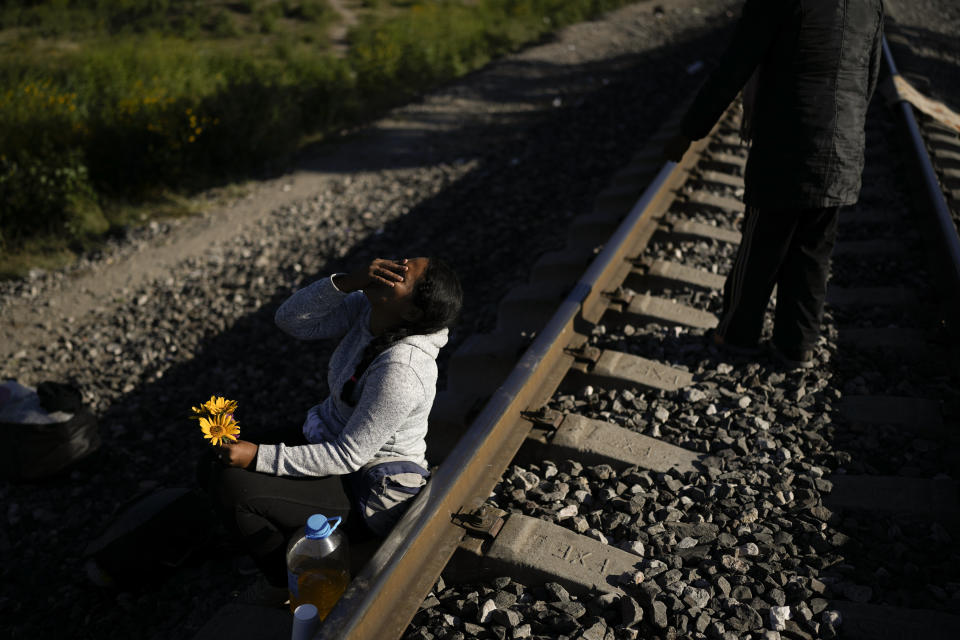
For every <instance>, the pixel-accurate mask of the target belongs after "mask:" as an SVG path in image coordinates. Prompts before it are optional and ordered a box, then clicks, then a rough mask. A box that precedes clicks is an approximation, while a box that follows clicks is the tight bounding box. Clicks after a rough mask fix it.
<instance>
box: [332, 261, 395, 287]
mask: <svg viewBox="0 0 960 640" xmlns="http://www.w3.org/2000/svg"><path fill="white" fill-rule="evenodd" d="M407 268H408V267H407V259H406V258H403V259H401V260H385V259H384V258H376V259H374V260H373V261H372V262H371V263H370V264H368V265H367V266H365V267H361V268H360V269H357V270H355V271H352V272H350V273H348V274H346V275H341V276H337V277H336V278H334V283H335V284H336V285H337V288H338V289H340V290H341V291H344V292H347V293H349V292H351V291H357V290H358V289H365V288H367V287H369V286H370V285H371V284H380V285H384V286H387V287H394V286H396V284H397V283H398V282H403V280H404V278H405V277H406V272H407Z"/></svg>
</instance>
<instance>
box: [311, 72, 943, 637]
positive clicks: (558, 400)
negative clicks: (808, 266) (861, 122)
mask: <svg viewBox="0 0 960 640" xmlns="http://www.w3.org/2000/svg"><path fill="white" fill-rule="evenodd" d="M887 63H888V65H890V66H891V68H892V60H891V59H889V57H888V60H887ZM888 72H889V69H888ZM900 109H901V107H899V106H893V107H891V108H883V107H880V106H878V105H876V104H875V105H874V108H873V109H872V111H871V114H870V117H869V119H868V131H867V133H868V151H867V153H868V159H867V167H866V170H865V175H864V191H863V197H862V200H861V203H860V205H858V206H857V207H855V208H852V209H851V210H849V211H846V212H845V213H844V214H842V216H841V230H840V237H839V240H838V244H837V247H836V250H835V252H834V272H833V273H834V275H833V278H832V280H831V284H830V288H829V291H828V312H827V316H828V318H827V321H826V322H825V327H826V331H825V333H826V335H825V337H824V339H823V340H822V344H821V345H820V347H819V348H818V353H817V359H818V366H817V367H816V369H815V370H814V371H812V372H791V371H784V370H782V369H781V368H779V367H778V366H777V365H776V364H775V363H774V361H773V360H772V359H770V358H767V357H764V356H760V357H759V358H754V359H747V358H739V357H736V356H728V355H724V354H720V353H717V352H715V351H711V350H709V349H707V348H706V347H705V346H704V343H703V341H702V334H703V332H704V331H705V330H706V329H708V328H710V327H712V326H714V325H715V324H716V320H717V314H718V313H719V311H720V301H721V297H720V295H719V289H720V287H722V284H723V278H724V275H725V273H726V271H727V270H728V269H729V267H730V264H731V263H732V259H733V256H734V254H735V251H736V247H737V245H738V243H739V239H740V234H739V232H738V231H737V229H738V228H739V221H740V219H741V217H742V214H743V209H744V207H743V204H742V201H741V199H740V196H741V195H742V191H743V182H742V173H743V167H744V164H745V159H746V149H745V148H744V147H743V146H742V145H741V143H740V141H739V137H738V135H737V131H738V125H739V122H738V114H737V112H736V110H731V111H729V112H728V113H727V114H726V115H725V116H724V117H723V119H722V120H721V122H720V124H719V125H718V126H717V127H716V128H715V129H714V131H713V132H712V134H711V135H710V136H709V137H708V138H707V139H705V140H703V141H700V142H699V143H695V145H694V147H693V148H692V149H691V152H690V153H688V154H687V156H686V157H685V159H684V161H683V162H682V163H681V164H679V165H675V166H674V165H673V163H670V164H669V165H668V166H661V165H660V163H659V160H658V155H659V148H660V145H661V143H662V141H663V140H664V139H666V137H667V136H669V135H670V134H671V133H672V130H673V129H674V128H675V127H676V122H673V123H668V124H667V125H665V127H664V130H663V131H662V133H661V134H660V135H659V136H657V137H655V138H654V139H653V140H651V141H650V142H649V145H648V151H645V152H642V153H641V154H639V155H638V156H637V157H636V158H635V160H634V162H633V163H632V164H631V165H630V166H628V167H626V168H625V169H624V170H623V171H621V173H620V174H618V175H617V176H616V177H615V179H614V181H613V183H612V184H611V186H610V187H609V188H608V189H607V190H606V191H605V192H604V193H602V194H601V196H600V197H599V198H598V200H597V203H596V207H595V210H594V211H593V212H592V213H591V214H589V215H585V216H581V217H580V218H577V219H576V220H575V221H574V222H573V224H572V226H571V229H570V234H569V243H568V246H567V247H566V248H565V249H564V250H562V251H557V252H554V253H550V254H547V255H545V256H543V257H542V258H541V259H540V261H539V262H538V263H537V265H536V266H535V267H534V270H533V273H532V274H531V278H530V281H529V283H528V284H524V285H520V286H518V287H517V288H516V289H514V290H513V291H512V292H510V294H508V295H507V296H506V297H505V298H504V300H503V301H502V302H501V304H500V309H499V322H498V325H497V330H496V331H495V332H494V333H492V334H488V335H480V336H474V337H472V338H471V339H470V340H468V341H467V342H466V343H465V344H464V345H463V346H462V347H461V349H460V350H459V351H458V352H457V354H455V356H454V357H453V359H452V361H451V365H450V373H449V380H448V388H447V390H446V391H445V392H444V393H443V394H441V395H440V396H439V397H438V401H437V405H436V407H435V411H434V415H433V417H432V420H431V433H432V436H431V437H432V440H431V442H430V447H431V455H432V457H433V458H434V459H438V458H443V462H442V464H441V465H440V467H439V469H438V470H437V471H436V473H435V474H434V476H433V478H432V480H431V482H430V483H429V484H428V486H427V488H426V489H425V490H424V492H423V493H422V494H421V496H419V497H418V498H417V500H416V502H415V504H414V506H413V508H412V509H411V510H410V512H409V513H408V514H407V515H406V517H405V518H404V519H403V521H402V522H401V523H400V524H399V525H398V526H397V528H396V529H395V531H394V532H393V533H392V534H391V536H390V537H389V538H388V539H387V540H386V541H385V542H384V543H383V544H382V545H380V547H379V548H378V549H377V550H376V552H375V553H374V554H373V556H372V558H371V559H370V561H369V562H368V563H367V564H366V566H365V567H364V568H363V569H362V570H361V571H360V572H359V574H358V575H357V576H356V577H355V578H354V580H353V582H352V584H351V586H350V588H349V589H348V591H347V592H346V594H345V595H344V597H343V598H342V599H341V601H340V603H339V604H338V605H337V607H336V608H335V609H334V611H333V612H332V613H331V615H330V616H329V617H328V619H327V621H326V622H325V623H324V625H323V626H322V628H321V630H320V632H319V635H318V637H320V638H354V639H360V638H378V639H382V638H398V637H401V636H402V635H404V633H405V630H407V631H406V634H407V637H413V638H421V639H426V638H433V637H451V638H452V637H461V638H463V637H500V638H504V637H511V638H520V637H560V636H561V635H563V636H564V637H577V638H580V637H583V638H596V639H600V640H602V639H604V638H621V637H681V636H686V637H710V638H743V637H755V638H775V637H788V638H813V637H835V636H837V635H838V634H839V635H840V636H841V637H849V638H900V637H907V636H908V635H910V636H911V637H923V638H941V637H942V638H947V637H949V638H953V637H956V634H957V630H958V629H960V616H958V615H956V613H957V609H960V555H958V553H957V550H956V545H954V543H953V540H954V539H955V538H956V536H957V535H958V534H960V526H958V525H960V502H958V494H957V484H956V480H955V479H954V478H953V476H952V473H953V472H954V470H955V469H956V468H957V462H958V455H957V453H956V451H957V449H956V447H954V446H953V445H955V444H956V440H957V431H956V429H955V427H956V426H957V423H958V422H960V402H958V387H957V384H956V382H957V379H958V377H960V376H958V369H957V368H956V367H951V366H950V365H951V364H952V363H951V360H950V358H949V357H944V355H945V354H947V353H949V351H950V350H951V349H953V348H955V345H956V344H958V340H957V337H956V335H955V334H953V333H951V331H952V330H953V329H954V327H955V326H956V325H957V324H958V323H957V319H958V318H960V314H958V313H957V309H956V307H955V305H954V304H952V302H953V301H955V300H957V299H958V294H960V276H958V274H960V254H956V253H955V252H956V246H958V243H957V235H956V229H955V228H954V227H953V226H952V224H951V225H949V227H948V226H947V224H946V222H944V220H942V219H941V218H937V217H936V215H940V216H942V215H943V212H942V211H940V212H939V213H937V212H936V209H937V207H939V206H940V205H939V204H937V203H936V196H937V195H938V194H939V197H940V198H941V200H942V193H940V191H939V187H937V188H936V189H933V190H931V191H930V192H929V196H926V195H925V196H924V198H928V197H929V198H931V200H929V201H927V200H926V199H923V200H921V199H918V198H917V197H915V196H914V195H911V193H910V192H908V191H905V190H904V185H903V184H902V181H900V182H898V180H899V178H898V176H901V175H902V174H903V173H905V172H906V170H907V168H908V166H907V165H904V164H903V159H904V155H903V154H902V153H901V152H900V151H899V150H898V149H897V148H896V146H895V140H894V137H895V136H894V133H895V132H896V131H897V130H898V128H899V127H900V126H901V125H900V124H898V122H897V120H898V118H900V117H902V116H905V115H906V114H907V113H908V111H909V107H908V106H906V107H904V108H903V113H898V111H899V110H900ZM681 113H682V110H681ZM941 143H942V144H946V142H945V141H941ZM921 146H922V143H921ZM958 149H960V145H958ZM914 166H917V165H915V164H914V163H913V161H912V160H911V161H910V163H909V167H910V168H912V167H914ZM917 172H918V175H919V176H921V180H920V184H921V185H923V186H924V187H933V186H936V182H935V180H934V182H933V185H931V184H930V183H929V181H930V169H929V168H922V167H921V168H920V169H918V170H917ZM644 184H648V185H649V186H647V188H646V189H645V190H641V188H640V187H638V185H644ZM641 191H642V193H641ZM924 193H927V192H926V191H925V192H924ZM638 197H639V199H638ZM911 203H914V207H913V208H911ZM931 203H933V204H931ZM624 211H628V213H627V214H626V216H624ZM935 214H936V215H935ZM921 216H929V220H928V221H925V222H922V223H921V224H918V218H919V217H921ZM946 221H949V213H947V218H946ZM597 247H602V248H600V249H597ZM931 247H936V250H934V249H932V248H931ZM928 258H933V260H929V261H928V260H927V259H928ZM933 274H937V277H936V278H934V277H933ZM935 281H939V282H938V284H941V285H943V286H942V287H941V288H939V289H938V288H936V287H935V286H934V285H933V283H934V282H935ZM767 329H768V330H769V327H767ZM466 425H469V428H466ZM438 453H439V455H438ZM441 574H442V577H441ZM460 585H467V586H460ZM411 620H414V625H413V626H411V627H410V628H409V630H408V624H409V623H410V621H411ZM481 623H482V624H481ZM458 634H459V635H458ZM484 634H486V635H484ZM777 634H782V636H779V635H777Z"/></svg>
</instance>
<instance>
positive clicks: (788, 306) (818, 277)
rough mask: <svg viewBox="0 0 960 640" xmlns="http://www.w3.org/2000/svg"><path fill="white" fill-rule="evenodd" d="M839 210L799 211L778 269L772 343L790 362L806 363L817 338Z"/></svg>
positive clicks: (837, 208) (828, 208)
mask: <svg viewBox="0 0 960 640" xmlns="http://www.w3.org/2000/svg"><path fill="white" fill-rule="evenodd" d="M839 211H840V208H839V207H825V208H818V209H807V210H804V211H802V212H801V213H800V216H799V218H798V219H797V228H796V231H795V232H794V235H793V240H792V241H791V242H790V247H789V250H788V251H787V254H786V257H785V259H784V261H783V266H782V267H781V269H780V277H779V278H778V280H777V312H776V316H775V318H774V324H773V344H774V345H775V346H776V347H777V348H778V349H779V350H780V351H781V353H783V354H784V355H785V356H787V357H788V358H790V359H792V360H799V361H803V360H806V359H807V358H806V357H805V356H804V352H805V351H812V350H813V348H814V347H815V346H816V344H817V339H818V338H819V336H820V321H821V320H822V319H823V304H824V300H825V299H826V294H827V278H828V276H829V275H830V253H831V252H832V251H833V245H834V242H835V241H836V237H837V220H838V218H839Z"/></svg>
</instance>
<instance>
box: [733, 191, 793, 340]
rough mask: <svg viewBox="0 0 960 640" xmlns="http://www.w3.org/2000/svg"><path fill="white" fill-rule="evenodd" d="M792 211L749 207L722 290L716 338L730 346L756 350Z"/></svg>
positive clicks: (790, 234)
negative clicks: (720, 311) (734, 256)
mask: <svg viewBox="0 0 960 640" xmlns="http://www.w3.org/2000/svg"><path fill="white" fill-rule="evenodd" d="M798 213H799V212H797V211H795V210H789V209H786V210H769V209H764V210H760V209H756V208H753V207H748V208H747V212H746V216H745V217H744V221H743V233H742V236H743V237H742V240H741V242H740V248H739V249H738V250H737V256H736V258H735V259H734V263H733V268H732V269H731V271H730V273H729V274H728V275H727V280H726V283H725V284H724V287H723V314H722V315H721V316H720V322H719V324H718V325H717V335H718V336H719V337H720V338H722V339H723V341H724V342H725V343H727V344H730V345H735V346H741V347H753V346H756V344H757V342H758V341H759V340H760V333H761V331H762V330H763V315H764V313H765V312H766V309H767V303H768V302H769V301H770V293H771V292H772V291H773V285H774V284H775V283H776V282H777V279H778V274H779V273H780V267H781V265H782V264H783V261H784V259H785V257H786V255H787V251H788V248H789V247H790V243H791V240H792V238H793V234H794V229H795V227H796V224H797V216H798Z"/></svg>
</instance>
